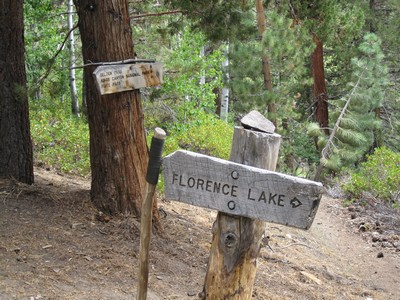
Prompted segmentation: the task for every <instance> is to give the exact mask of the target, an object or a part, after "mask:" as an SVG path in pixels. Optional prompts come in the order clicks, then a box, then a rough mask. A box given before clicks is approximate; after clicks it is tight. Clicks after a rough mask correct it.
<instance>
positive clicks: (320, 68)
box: [311, 34, 329, 135]
mask: <svg viewBox="0 0 400 300" xmlns="http://www.w3.org/2000/svg"><path fill="white" fill-rule="evenodd" d="M313 40H314V43H315V45H316V48H315V50H314V52H313V53H312V55H311V71H312V77H313V79H314V85H313V99H314V117H315V120H316V121H317V122H318V124H319V127H320V128H321V129H322V130H323V131H324V132H325V134H326V135H329V115H328V94H327V92H326V84H325V70H324V56H323V50H324V49H323V44H322V42H321V41H320V40H319V39H318V37H317V36H316V35H315V34H313Z"/></svg>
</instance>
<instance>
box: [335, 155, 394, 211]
mask: <svg viewBox="0 0 400 300" xmlns="http://www.w3.org/2000/svg"><path fill="white" fill-rule="evenodd" d="M350 175H351V177H350V180H349V182H347V183H345V184H343V185H342V188H343V189H344V190H345V191H346V192H348V193H349V195H350V197H352V198H353V199H354V198H356V199H358V198H360V197H361V196H362V194H363V193H364V192H368V193H370V194H372V195H373V196H374V197H376V198H378V199H382V200H385V201H389V202H390V203H392V204H394V205H395V206H399V201H400V199H399V197H400V153H398V152H393V151H392V150H390V149H388V148H386V147H382V148H377V149H376V150H375V152H374V154H372V155H370V156H368V157H367V161H365V162H363V163H361V164H360V167H359V169H358V170H357V171H354V172H353V173H351V174H350Z"/></svg>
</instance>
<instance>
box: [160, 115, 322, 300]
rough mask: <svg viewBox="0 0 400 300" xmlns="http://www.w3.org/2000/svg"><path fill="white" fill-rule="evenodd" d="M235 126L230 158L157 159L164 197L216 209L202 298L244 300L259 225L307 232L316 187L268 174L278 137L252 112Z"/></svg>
mask: <svg viewBox="0 0 400 300" xmlns="http://www.w3.org/2000/svg"><path fill="white" fill-rule="evenodd" d="M242 125H243V126H244V127H245V128H243V127H236V128H235V131H234V136H233V144H232V151H231V160H230V161H226V160H223V159H219V158H215V157H211V156H207V155H203V154H199V153H194V152H190V151H184V150H179V151H176V152H174V153H172V154H170V155H168V156H167V157H165V158H164V160H163V165H164V180H165V197H166V198H167V199H171V200H176V201H181V202H185V203H189V204H192V205H196V206H202V207H207V208H211V209H216V210H218V216H217V220H216V221H215V223H214V227H213V241H212V248H211V253H210V259H209V265H208V272H207V275H206V279H205V284H204V290H203V298H204V299H215V300H220V299H240V300H243V299H250V298H251V294H252V290H253V283H254V277H255V273H256V262H257V257H258V254H259V251H260V244H261V239H262V236H263V234H264V230H265V226H264V223H263V222H262V221H268V222H273V223H277V224H283V225H286V226H293V227H296V228H302V229H308V228H310V226H311V224H312V222H313V220H314V217H315V214H316V212H317V209H318V205H319V202H320V200H321V196H322V190H323V188H322V184H321V183H319V182H315V181H311V180H307V179H303V178H299V177H294V176H290V175H286V174H281V173H277V172H274V171H273V170H274V169H275V166H276V162H277V159H278V152H279V146H280V140H281V137H280V135H278V134H274V133H273V132H274V130H275V126H273V124H272V123H271V122H270V121H268V120H267V119H265V118H264V117H263V116H262V115H261V114H260V113H258V112H256V111H253V112H251V113H249V114H248V115H246V116H245V117H244V118H243V119H242ZM246 128H247V129H246ZM260 167H261V168H260ZM267 169H268V170H267ZM260 220H261V221H260Z"/></svg>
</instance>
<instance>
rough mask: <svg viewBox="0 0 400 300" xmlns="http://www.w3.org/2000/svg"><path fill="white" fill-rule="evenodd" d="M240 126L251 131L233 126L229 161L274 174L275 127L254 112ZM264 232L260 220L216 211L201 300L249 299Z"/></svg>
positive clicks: (276, 145)
mask: <svg viewBox="0 0 400 300" xmlns="http://www.w3.org/2000/svg"><path fill="white" fill-rule="evenodd" d="M253 118H254V119H253ZM256 120H258V121H256ZM242 124H243V125H244V126H246V127H250V128H251V129H245V128H243V127H235V130H234V135H233V142H232V149H231V156H230V161H233V162H236V163H240V164H244V165H249V166H254V167H258V168H263V169H267V170H271V171H274V170H275V167H276V163H277V160H278V154H279V147H280V142H281V137H280V135H278V134H275V133H273V132H274V131H275V126H273V124H272V123H271V122H269V121H268V120H266V119H265V120H262V119H260V118H258V115H257V114H256V113H255V112H252V113H251V114H249V115H247V116H246V119H242ZM256 130H258V131H256ZM259 130H263V131H267V132H261V131H259ZM238 176H240V174H238ZM268 197H271V195H268ZM275 197H276V196H275ZM274 200H275V199H274ZM264 232H265V223H264V222H263V221H259V220H255V219H251V218H247V217H242V216H233V215H230V214H226V213H223V212H218V215H217V219H216V221H215V223H214V226H213V240H212V246H211V251H210V258H209V263H208V271H207V275H206V279H205V284H204V291H203V299H215V300H217V299H240V300H245V299H251V296H252V291H253V285H254V278H255V274H256V268H257V263H256V262H257V257H258V255H259V252H260V248H261V246H260V244H261V240H262V236H263V234H264Z"/></svg>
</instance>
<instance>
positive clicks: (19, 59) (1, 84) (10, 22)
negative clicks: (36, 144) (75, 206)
mask: <svg viewBox="0 0 400 300" xmlns="http://www.w3.org/2000/svg"><path fill="white" fill-rule="evenodd" d="M0 20H1V21H0V41H1V42H0V177H13V178H15V179H16V180H18V181H21V182H24V183H27V184H32V183H33V157H32V142H31V137H30V124H29V108H28V93H27V90H26V71H25V55H24V53H25V52H24V51H25V47H24V20H23V1H22V0H0Z"/></svg>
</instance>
